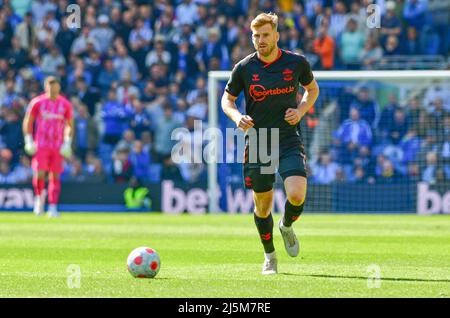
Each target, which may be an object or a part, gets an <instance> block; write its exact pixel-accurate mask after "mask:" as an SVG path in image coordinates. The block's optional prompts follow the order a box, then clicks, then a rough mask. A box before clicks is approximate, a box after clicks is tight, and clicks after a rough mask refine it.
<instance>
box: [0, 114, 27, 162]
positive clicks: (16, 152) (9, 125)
mask: <svg viewBox="0 0 450 318" xmlns="http://www.w3.org/2000/svg"><path fill="white" fill-rule="evenodd" d="M4 113H5V115H4V117H5V120H4V121H0V140H1V143H2V144H4V145H5V146H6V148H8V149H9V150H10V151H11V153H12V158H11V160H12V162H11V163H12V164H13V165H14V164H16V163H17V162H18V161H19V156H20V154H21V153H22V149H23V133H22V121H21V115H22V113H21V111H20V110H18V109H5V110H4Z"/></svg>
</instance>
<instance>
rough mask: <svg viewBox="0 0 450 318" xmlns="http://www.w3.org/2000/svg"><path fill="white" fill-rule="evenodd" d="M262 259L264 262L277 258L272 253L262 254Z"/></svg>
mask: <svg viewBox="0 0 450 318" xmlns="http://www.w3.org/2000/svg"><path fill="white" fill-rule="evenodd" d="M264 258H265V259H266V260H271V259H274V258H277V254H276V253H275V251H273V252H272V253H264Z"/></svg>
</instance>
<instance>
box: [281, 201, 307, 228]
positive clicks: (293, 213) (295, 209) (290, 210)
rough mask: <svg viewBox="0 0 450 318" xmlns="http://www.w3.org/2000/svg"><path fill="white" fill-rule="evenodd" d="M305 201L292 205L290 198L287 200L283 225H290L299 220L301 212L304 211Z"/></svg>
mask: <svg viewBox="0 0 450 318" xmlns="http://www.w3.org/2000/svg"><path fill="white" fill-rule="evenodd" d="M304 204H305V203H304V202H303V203H302V204H301V205H297V206H296V205H292V204H291V202H289V200H286V204H285V205H284V215H283V225H284V226H285V227H290V226H291V225H292V223H294V222H295V221H297V219H298V218H299V217H300V214H302V212H303V205H304Z"/></svg>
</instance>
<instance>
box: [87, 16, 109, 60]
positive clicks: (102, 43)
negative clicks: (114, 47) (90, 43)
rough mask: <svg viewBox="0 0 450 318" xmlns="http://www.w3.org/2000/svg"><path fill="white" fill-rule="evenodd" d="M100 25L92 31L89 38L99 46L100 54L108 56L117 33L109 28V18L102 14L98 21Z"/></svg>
mask: <svg viewBox="0 0 450 318" xmlns="http://www.w3.org/2000/svg"><path fill="white" fill-rule="evenodd" d="M97 22H98V25H97V26H96V27H95V28H93V29H92V31H91V32H90V33H89V36H90V37H92V38H93V39H94V41H96V42H97V43H98V44H99V52H100V53H101V54H106V52H107V51H108V49H109V47H110V46H111V44H112V41H113V38H114V35H115V32H114V30H113V29H112V28H110V27H109V17H108V16H107V15H105V14H101V15H100V16H99V17H98V19H97Z"/></svg>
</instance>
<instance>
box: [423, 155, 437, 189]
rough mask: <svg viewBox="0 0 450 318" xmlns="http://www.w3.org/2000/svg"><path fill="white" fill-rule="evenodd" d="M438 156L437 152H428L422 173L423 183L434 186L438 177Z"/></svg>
mask: <svg viewBox="0 0 450 318" xmlns="http://www.w3.org/2000/svg"><path fill="white" fill-rule="evenodd" d="M438 169H439V167H438V155H437V153H436V152H428V153H427V155H426V165H425V167H424V168H423V172H422V181H424V182H427V183H429V184H434V183H436V181H437V175H438Z"/></svg>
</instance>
